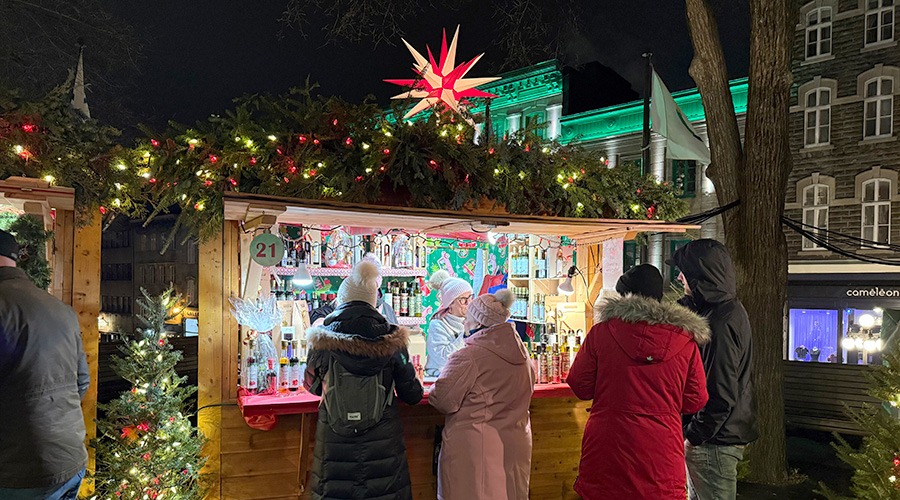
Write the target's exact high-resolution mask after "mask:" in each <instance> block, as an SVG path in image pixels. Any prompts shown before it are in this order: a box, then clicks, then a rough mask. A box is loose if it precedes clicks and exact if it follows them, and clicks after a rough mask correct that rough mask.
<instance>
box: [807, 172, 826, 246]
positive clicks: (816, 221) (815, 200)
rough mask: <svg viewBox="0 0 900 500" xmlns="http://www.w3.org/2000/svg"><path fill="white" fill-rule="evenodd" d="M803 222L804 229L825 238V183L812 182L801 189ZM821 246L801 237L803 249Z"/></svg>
mask: <svg viewBox="0 0 900 500" xmlns="http://www.w3.org/2000/svg"><path fill="white" fill-rule="evenodd" d="M803 223H804V224H806V225H807V226H812V227H807V228H806V229H807V230H808V231H810V232H812V233H814V234H815V235H817V236H820V237H822V238H827V236H826V233H825V231H826V230H827V229H828V186H826V185H825V184H813V185H812V186H807V187H805V188H804V189H803ZM817 248H821V247H820V246H819V245H817V244H816V243H815V242H814V241H812V240H809V239H806V238H803V249H804V250H814V249H817Z"/></svg>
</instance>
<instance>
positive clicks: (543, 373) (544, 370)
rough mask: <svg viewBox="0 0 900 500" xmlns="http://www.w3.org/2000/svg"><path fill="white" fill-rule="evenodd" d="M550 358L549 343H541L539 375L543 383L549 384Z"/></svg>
mask: <svg viewBox="0 0 900 500" xmlns="http://www.w3.org/2000/svg"><path fill="white" fill-rule="evenodd" d="M549 365H550V360H549V359H548V356H547V344H544V343H541V347H540V351H539V354H538V368H539V369H540V371H539V373H538V375H539V380H540V383H541V384H549V383H550V373H549V369H550V366H549Z"/></svg>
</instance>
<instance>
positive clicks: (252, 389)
mask: <svg viewBox="0 0 900 500" xmlns="http://www.w3.org/2000/svg"><path fill="white" fill-rule="evenodd" d="M245 363H246V364H245V365H244V370H243V371H242V374H243V379H244V380H243V381H242V382H243V383H242V384H241V385H243V386H244V389H245V390H246V391H247V393H249V394H256V391H257V387H258V385H257V380H256V379H257V377H259V367H257V366H256V341H255V340H251V341H250V345H249V347H248V348H247V358H246V361H245Z"/></svg>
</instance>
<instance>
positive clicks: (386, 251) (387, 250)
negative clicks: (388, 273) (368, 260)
mask: <svg viewBox="0 0 900 500" xmlns="http://www.w3.org/2000/svg"><path fill="white" fill-rule="evenodd" d="M381 265H382V266H384V267H388V268H389V267H391V240H390V238H388V237H385V240H384V245H382V247H381Z"/></svg>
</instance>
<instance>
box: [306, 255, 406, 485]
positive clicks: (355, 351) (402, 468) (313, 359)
mask: <svg viewBox="0 0 900 500" xmlns="http://www.w3.org/2000/svg"><path fill="white" fill-rule="evenodd" d="M377 275H378V270H377V268H376V267H375V266H374V264H372V263H371V262H367V261H363V262H361V263H360V264H357V266H356V268H354V270H353V273H352V275H351V276H350V277H349V278H347V279H346V280H344V282H343V283H342V284H341V287H340V289H339V291H338V302H339V303H340V305H339V306H338V307H337V308H336V309H335V310H334V312H332V313H331V314H329V315H328V317H326V318H325V323H324V325H323V326H321V327H312V328H309V329H307V331H306V339H307V345H308V346H309V354H308V356H307V367H306V374H305V377H304V386H305V387H306V388H307V390H309V391H310V392H312V393H313V394H317V395H322V391H323V382H324V380H325V377H326V374H327V372H328V369H329V366H330V365H331V361H332V358H334V359H335V360H336V361H338V362H339V363H340V365H341V366H343V367H344V369H345V370H347V371H349V372H350V373H352V374H354V375H358V376H372V375H376V374H379V373H380V374H381V377H382V385H383V386H384V387H386V388H391V387H392V386H393V390H395V392H396V396H397V397H396V398H393V400H392V402H391V403H390V404H388V405H387V407H386V408H385V409H384V414H383V415H382V418H381V420H380V421H379V422H378V423H377V424H375V425H374V426H373V427H371V428H370V429H368V430H367V431H365V432H363V433H360V434H359V435H356V436H350V437H347V436H342V435H340V434H338V433H336V432H335V431H334V430H333V429H332V428H331V427H330V426H329V425H328V415H327V409H326V408H325V405H320V407H319V418H318V424H317V426H316V448H315V453H314V455H313V465H312V474H311V484H310V489H311V492H312V498H313V499H315V500H350V499H359V500H362V499H365V500H411V499H412V486H411V484H410V479H409V467H408V464H407V461H406V445H405V444H404V440H403V427H402V425H401V422H400V414H399V410H398V407H397V406H398V403H397V399H398V398H399V399H400V400H401V401H403V402H404V403H406V404H410V405H414V404H417V403H419V401H421V400H422V396H423V389H422V384H421V383H420V382H419V379H418V378H417V377H416V372H415V368H414V367H413V365H412V363H411V362H410V359H409V352H408V351H407V345H408V343H409V331H408V330H407V329H406V328H403V327H399V326H397V325H392V324H390V323H388V322H387V320H385V318H384V316H382V315H381V314H379V313H378V311H377V310H376V309H375V304H376V301H377V297H378V294H377V290H378V276H377ZM326 390H327V388H326ZM387 390H388V391H390V390H392V389H387Z"/></svg>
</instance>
